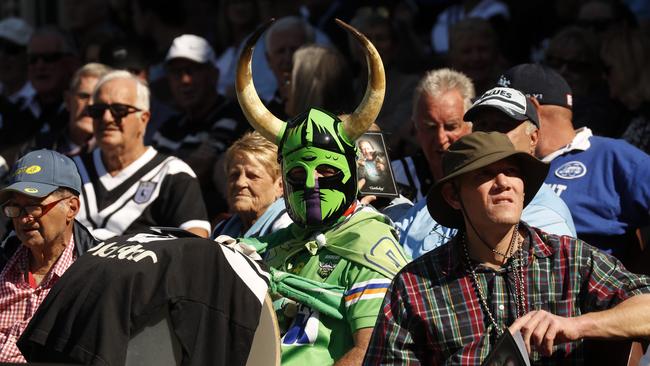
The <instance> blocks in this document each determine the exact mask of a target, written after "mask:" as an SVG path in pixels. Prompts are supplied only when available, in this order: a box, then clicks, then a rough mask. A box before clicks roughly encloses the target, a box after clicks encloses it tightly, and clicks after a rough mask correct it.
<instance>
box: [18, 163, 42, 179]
mask: <svg viewBox="0 0 650 366" xmlns="http://www.w3.org/2000/svg"><path fill="white" fill-rule="evenodd" d="M40 171H41V167H40V166H38V165H30V166H28V167H22V168H18V169H16V171H15V172H14V174H13V175H12V176H13V177H15V176H17V175H19V174H23V173H25V174H30V175H31V174H36V173H38V172H40Z"/></svg>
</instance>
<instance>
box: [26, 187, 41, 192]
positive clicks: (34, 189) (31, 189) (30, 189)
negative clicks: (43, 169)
mask: <svg viewBox="0 0 650 366" xmlns="http://www.w3.org/2000/svg"><path fill="white" fill-rule="evenodd" d="M23 191H25V192H27V193H38V189H36V188H29V187H28V188H25V189H23Z"/></svg>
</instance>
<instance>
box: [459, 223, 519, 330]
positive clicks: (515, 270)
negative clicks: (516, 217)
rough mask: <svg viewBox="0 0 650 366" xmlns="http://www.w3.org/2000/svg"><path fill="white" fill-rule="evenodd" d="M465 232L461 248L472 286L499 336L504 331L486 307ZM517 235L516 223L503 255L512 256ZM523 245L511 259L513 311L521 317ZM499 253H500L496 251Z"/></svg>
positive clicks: (484, 296) (517, 227)
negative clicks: (513, 294)
mask: <svg viewBox="0 0 650 366" xmlns="http://www.w3.org/2000/svg"><path fill="white" fill-rule="evenodd" d="M465 235H466V234H465V232H463V235H462V240H463V250H464V251H465V260H466V261H467V268H468V270H469V272H470V274H471V275H472V280H473V282H474V286H475V287H476V292H477V293H478V298H479V301H480V303H481V305H482V306H483V309H484V311H485V313H486V314H487V316H488V318H489V319H490V322H491V323H492V325H493V326H494V329H496V331H497V334H498V335H499V336H501V335H502V334H503V332H504V329H503V328H501V327H500V326H499V324H497V322H496V320H495V319H494V316H493V315H492V312H491V311H490V308H489V307H488V303H487V296H486V295H485V294H484V293H483V289H482V288H481V284H480V282H479V281H478V277H477V276H476V268H475V266H473V265H472V262H471V260H470V257H469V249H468V248H467V238H466V236H465ZM518 236H519V224H516V225H515V227H514V231H513V233H512V241H511V242H510V246H509V248H508V253H507V254H506V253H504V254H506V255H504V257H505V258H506V259H507V258H510V257H513V254H515V253H513V251H514V247H515V243H516V241H517V238H518ZM522 247H523V245H519V247H518V248H517V250H516V254H517V257H516V258H513V261H516V263H513V264H515V265H514V266H513V271H512V272H513V276H514V278H515V312H516V313H517V318H519V317H522V316H524V315H525V314H526V291H525V288H524V286H525V283H524V268H523V266H524V255H523V249H522ZM497 254H500V253H497Z"/></svg>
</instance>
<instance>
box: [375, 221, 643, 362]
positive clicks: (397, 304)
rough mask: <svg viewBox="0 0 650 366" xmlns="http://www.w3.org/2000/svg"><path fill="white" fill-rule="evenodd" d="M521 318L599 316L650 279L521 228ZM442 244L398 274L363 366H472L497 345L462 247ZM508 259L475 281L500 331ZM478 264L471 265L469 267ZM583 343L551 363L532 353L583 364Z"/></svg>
mask: <svg viewBox="0 0 650 366" xmlns="http://www.w3.org/2000/svg"><path fill="white" fill-rule="evenodd" d="M520 227H523V228H525V230H527V231H528V232H529V235H526V236H525V241H524V244H523V249H524V268H525V273H526V275H525V287H526V295H527V296H526V300H527V301H526V302H527V311H532V310H546V311H548V312H551V313H553V314H556V315H559V316H563V317H575V316H579V315H581V314H584V313H587V312H592V311H598V310H604V309H608V308H611V307H613V306H615V305H616V304H618V303H620V302H622V301H623V300H625V299H627V298H629V297H631V296H634V295H637V294H642V293H648V292H650V278H648V277H645V276H639V275H635V274H632V273H630V272H628V271H627V270H626V269H625V268H624V267H623V266H622V265H621V263H620V262H619V261H618V260H617V259H615V258H614V257H612V256H609V255H608V254H606V253H604V252H602V251H599V250H598V249H596V248H594V247H592V246H590V245H588V244H586V243H584V242H582V241H581V240H578V239H575V238H571V237H568V236H562V237H559V236H556V235H551V234H546V233H544V232H542V231H541V230H538V229H533V228H530V227H528V226H527V225H525V224H524V223H522V224H521V225H520ZM458 238H459V236H456V237H455V238H454V239H452V240H451V241H450V242H448V243H447V244H445V245H443V246H441V247H439V248H437V249H436V250H434V251H432V252H429V253H427V254H425V255H423V256H422V257H420V258H418V259H416V260H415V261H413V262H411V263H409V264H408V265H407V266H406V267H404V268H403V269H402V270H401V271H400V273H399V274H398V275H397V276H396V277H395V279H394V280H393V283H392V285H391V289H390V290H389V292H388V293H387V294H386V297H385V298H384V304H383V307H382V311H381V312H380V314H379V318H378V319H377V324H376V325H375V329H374V332H373V335H372V339H371V341H370V346H369V347H368V351H367V354H366V358H365V362H364V365H380V364H381V365H421V364H422V365H441V364H454V365H478V364H480V363H481V361H482V360H484V359H485V357H486V356H487V355H488V353H489V352H490V350H491V348H492V345H494V342H495V341H496V339H497V337H498V336H497V334H496V332H495V329H494V326H493V325H492V324H491V322H490V320H489V318H488V316H487V314H486V313H485V311H484V309H483V308H482V305H481V304H480V301H479V298H478V294H477V292H476V287H475V285H474V283H473V279H472V276H471V274H470V272H469V271H468V270H467V269H466V267H467V266H466V259H465V255H464V252H463V248H462V244H461V243H460V242H459V240H458ZM513 262H515V260H509V261H508V262H507V263H506V264H505V265H504V266H503V267H502V268H500V269H498V270H495V269H491V268H489V267H486V266H483V265H479V266H478V267H477V268H476V275H477V278H478V281H479V282H480V284H481V288H482V289H483V291H484V293H485V294H486V296H487V302H488V304H489V306H490V311H491V312H492V314H493V316H494V318H495V320H496V322H497V323H498V324H499V325H500V326H501V327H507V326H508V325H511V324H512V323H513V322H514V320H515V314H516V312H515V307H514V304H515V278H514V276H513V271H512V269H513V268H514V264H513ZM474 265H476V263H474ZM581 343H582V341H576V342H571V343H565V344H560V345H556V346H555V347H554V350H553V351H554V353H553V355H552V356H551V357H542V355H541V354H540V353H538V352H535V351H534V352H532V353H531V355H530V357H531V361H533V362H534V363H537V364H551V365H553V364H557V363H566V362H569V363H571V364H575V363H581V362H582V360H583V354H582V349H583V348H582V347H580V345H581Z"/></svg>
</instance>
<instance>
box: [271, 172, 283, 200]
mask: <svg viewBox="0 0 650 366" xmlns="http://www.w3.org/2000/svg"><path fill="white" fill-rule="evenodd" d="M283 187H284V186H283V185H282V176H280V177H278V179H276V180H275V184H273V188H274V189H275V198H276V199H278V198H280V197H282V195H283V194H284V191H283Z"/></svg>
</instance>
